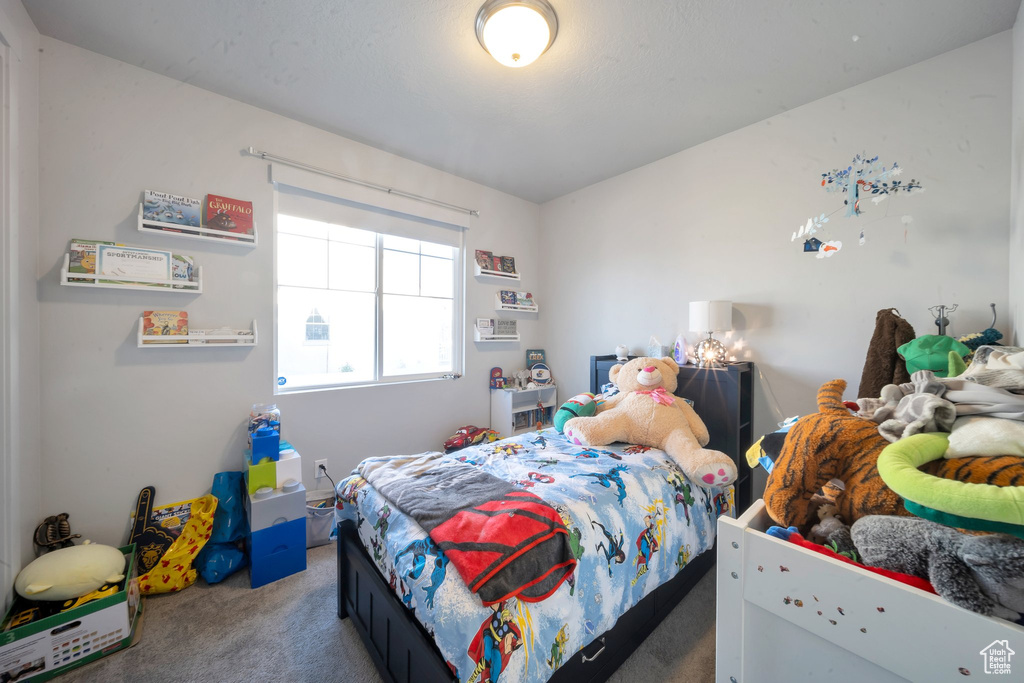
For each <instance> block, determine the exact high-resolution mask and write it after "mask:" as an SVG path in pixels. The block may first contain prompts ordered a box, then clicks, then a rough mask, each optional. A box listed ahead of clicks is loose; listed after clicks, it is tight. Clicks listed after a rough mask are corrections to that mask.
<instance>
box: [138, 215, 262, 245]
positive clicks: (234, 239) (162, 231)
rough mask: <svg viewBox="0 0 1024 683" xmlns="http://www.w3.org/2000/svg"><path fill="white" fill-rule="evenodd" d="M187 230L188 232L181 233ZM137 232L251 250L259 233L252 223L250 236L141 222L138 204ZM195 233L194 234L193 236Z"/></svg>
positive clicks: (186, 226)
mask: <svg viewBox="0 0 1024 683" xmlns="http://www.w3.org/2000/svg"><path fill="white" fill-rule="evenodd" d="M185 230H187V231H188V232H183V231H185ZM139 232H147V233H150V234H155V235H168V236H170V237H180V238H182V239H187V240H203V241H205V242H218V243H220V244H230V245H233V246H236V247H243V248H247V249H252V248H253V247H255V246H257V245H258V244H259V231H258V230H257V229H256V224H255V223H253V226H252V234H251V235H246V234H244V233H237V232H229V231H227V230H216V229H214V228H207V227H205V226H201V227H192V226H191V225H180V224H178V223H164V222H163V221H143V218H142V204H139ZM193 233H196V234H193Z"/></svg>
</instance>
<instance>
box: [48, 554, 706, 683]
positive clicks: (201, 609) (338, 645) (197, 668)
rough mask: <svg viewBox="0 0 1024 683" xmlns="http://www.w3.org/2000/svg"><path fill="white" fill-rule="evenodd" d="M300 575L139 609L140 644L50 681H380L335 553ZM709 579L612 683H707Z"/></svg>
mask: <svg viewBox="0 0 1024 683" xmlns="http://www.w3.org/2000/svg"><path fill="white" fill-rule="evenodd" d="M308 562H309V568H308V569H307V570H306V571H305V572H302V573H301V574H297V575H295V576H290V577H288V578H286V579H282V580H281V581H277V582H275V583H272V584H269V585H267V586H263V587H262V588H258V589H256V590H252V589H250V588H249V575H248V573H247V572H246V571H244V570H243V571H241V572H238V573H237V574H235V575H234V576H232V577H230V578H229V579H227V580H226V581H224V582H223V583H220V584H218V585H216V586H208V585H207V584H206V583H204V582H203V581H202V580H200V581H199V582H197V583H196V584H195V585H194V586H192V587H191V588H189V589H188V590H186V591H184V592H183V593H179V594H176V595H167V596H161V597H153V598H147V599H146V609H145V620H144V622H145V623H144V624H143V632H142V639H141V641H140V642H139V644H138V645H136V646H135V647H133V648H131V649H129V650H125V651H122V652H118V653H116V654H113V655H110V656H108V657H105V658H103V659H101V660H99V661H97V662H94V663H92V664H88V665H86V666H84V667H82V668H81V669H77V670H75V671H72V672H71V673H68V674H66V675H64V676H62V677H61V678H59V679H58V680H60V681H61V682H62V683H71V682H72V681H140V682H145V683H161V682H163V681H167V682H171V681H174V682H181V681H223V682H227V681H267V680H270V681H277V680H280V681H309V682H310V683H324V682H325V681H336V680H344V681H359V682H360V683H362V682H364V681H365V682H367V683H370V682H373V683H376V682H377V681H380V680H381V679H380V676H379V675H378V674H377V670H376V669H375V668H374V666H373V662H372V661H371V660H370V657H369V655H367V654H366V650H365V649H364V648H363V642H362V641H361V640H360V639H359V635H358V634H357V633H356V631H355V629H354V628H353V627H352V624H351V621H350V620H349V619H345V620H344V621H342V620H340V619H338V616H337V609H336V600H337V597H336V595H337V594H336V592H335V583H336V581H337V579H336V577H337V568H336V559H335V548H334V544H331V545H327V546H321V547H319V548H313V549H311V550H310V551H309V556H308ZM714 574H715V573H714V570H711V571H710V572H708V574H707V575H706V576H705V577H704V578H703V579H702V580H701V581H700V582H699V583H698V584H697V586H696V587H695V588H694V589H693V590H692V591H691V592H690V594H689V595H687V596H686V598H685V599H684V600H683V602H682V603H681V604H680V605H679V606H678V607H677V608H676V609H675V610H674V611H673V612H672V614H670V615H669V616H668V618H667V619H666V620H665V621H664V622H662V623H661V625H660V626H658V628H657V630H656V631H655V632H654V633H652V634H651V637H650V638H648V639H647V641H646V642H645V643H644V644H643V646H642V647H641V648H640V649H638V650H637V651H636V652H634V653H633V656H632V657H630V658H629V659H628V660H627V661H626V663H625V664H623V665H622V668H621V669H619V671H618V672H617V673H616V674H615V676H613V677H612V681H617V682H619V683H625V682H626V681H629V682H630V683H632V682H633V681H687V682H688V683H689V682H696V683H700V682H703V681H713V680H714V675H715V576H714Z"/></svg>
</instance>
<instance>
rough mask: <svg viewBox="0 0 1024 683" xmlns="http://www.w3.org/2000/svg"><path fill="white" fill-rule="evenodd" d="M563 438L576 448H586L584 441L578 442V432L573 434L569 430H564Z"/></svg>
mask: <svg viewBox="0 0 1024 683" xmlns="http://www.w3.org/2000/svg"><path fill="white" fill-rule="evenodd" d="M565 438H566V440H568V442H569V443H571V444H575V445H577V446H586V445H587V444H586V443H585V442H584V441H581V440H580V434H579V433H578V432H574V431H573V430H571V429H566V430H565Z"/></svg>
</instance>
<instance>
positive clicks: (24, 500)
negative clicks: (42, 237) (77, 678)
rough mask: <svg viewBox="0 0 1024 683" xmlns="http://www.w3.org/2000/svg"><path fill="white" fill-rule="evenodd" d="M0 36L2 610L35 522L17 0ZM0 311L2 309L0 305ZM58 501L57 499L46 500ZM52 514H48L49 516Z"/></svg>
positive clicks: (34, 179)
mask: <svg viewBox="0 0 1024 683" xmlns="http://www.w3.org/2000/svg"><path fill="white" fill-rule="evenodd" d="M0 36H2V38H3V42H5V43H7V44H8V47H9V52H8V54H9V57H10V62H9V64H8V67H9V70H8V76H9V77H10V86H11V100H10V111H9V116H10V119H9V122H10V140H11V143H12V144H11V147H10V149H9V150H8V152H9V160H8V161H9V164H10V166H9V168H8V169H4V172H3V173H2V174H0V175H3V176H6V175H7V172H8V171H10V180H11V186H10V190H11V193H10V205H9V206H4V207H2V208H0V211H4V212H5V214H6V220H4V221H0V222H2V223H3V226H4V231H5V233H6V234H5V235H4V236H3V237H4V239H3V242H2V243H0V244H3V245H4V246H5V249H4V251H5V253H3V254H2V255H0V258H2V259H3V273H2V274H0V277H3V280H4V282H3V287H2V288H0V291H2V290H7V291H6V297H7V300H6V301H5V302H4V303H5V304H6V305H7V306H9V308H8V310H7V313H6V315H5V316H4V318H5V319H4V320H3V322H4V323H5V326H6V325H9V328H8V329H5V330H3V337H4V340H3V344H0V346H7V347H8V348H7V349H6V352H5V354H4V355H6V356H7V358H6V359H3V360H5V361H7V362H9V366H8V368H7V371H8V372H9V373H10V374H9V375H8V377H7V384H8V387H6V388H7V389H8V391H9V393H8V394H7V396H8V398H9V399H10V401H11V403H10V407H9V412H8V416H9V417H10V423H9V425H8V426H7V429H8V430H9V433H8V434H6V435H3V436H4V437H7V438H9V442H8V443H9V444H10V448H11V452H10V461H9V462H8V463H6V464H5V465H4V463H3V462H2V456H0V477H2V478H3V481H2V482H0V497H3V500H2V501H0V515H3V520H2V521H0V536H2V538H0V587H2V591H3V602H4V609H5V610H6V606H7V601H8V600H9V599H10V597H11V592H10V587H11V585H12V584H13V579H14V575H15V574H16V573H17V572H18V570H19V569H20V568H21V567H22V566H23V565H24V564H26V563H27V562H28V561H30V560H31V558H32V556H33V555H32V531H33V529H34V528H35V526H36V525H37V524H38V523H39V521H40V520H39V517H40V514H41V512H42V508H41V506H40V504H39V491H40V478H41V466H40V457H39V306H38V303H37V301H36V286H35V284H36V283H35V275H36V274H35V268H34V264H35V254H36V234H37V231H38V229H39V220H38V218H39V216H38V204H39V195H38V190H39V187H38V170H39V167H38V143H39V125H38V118H39V89H38V83H39V54H38V51H37V50H38V46H39V33H38V32H37V31H36V29H35V26H33V24H32V21H31V20H30V19H29V17H28V14H27V13H26V12H25V8H24V7H23V6H22V5H21V3H20V2H18V1H17V0H0ZM0 201H3V200H2V197H0ZM0 308H2V306H0ZM54 503H55V504H59V501H54ZM57 512H60V510H56V509H54V510H52V511H50V512H49V513H48V514H55V513H57Z"/></svg>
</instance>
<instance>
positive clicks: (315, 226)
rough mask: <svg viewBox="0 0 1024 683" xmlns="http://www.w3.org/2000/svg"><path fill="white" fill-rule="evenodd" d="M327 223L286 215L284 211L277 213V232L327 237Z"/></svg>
mask: <svg viewBox="0 0 1024 683" xmlns="http://www.w3.org/2000/svg"><path fill="white" fill-rule="evenodd" d="M327 227H328V224H327V223H321V222H320V221H314V220H310V219H308V218H299V217H298V216H286V215H285V214H283V213H279V214H277V232H278V234H281V233H288V234H290V235H302V236H304V237H320V238H322V239H327Z"/></svg>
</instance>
